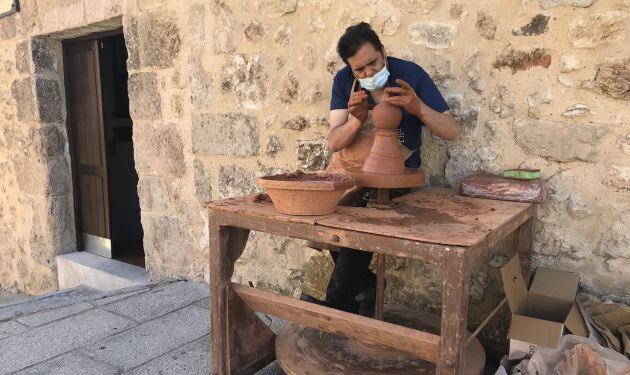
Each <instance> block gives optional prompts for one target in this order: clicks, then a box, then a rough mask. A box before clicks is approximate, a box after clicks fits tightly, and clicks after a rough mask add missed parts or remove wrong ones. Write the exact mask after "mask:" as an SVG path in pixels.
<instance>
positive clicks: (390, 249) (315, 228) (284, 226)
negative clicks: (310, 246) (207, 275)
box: [210, 207, 444, 264]
mask: <svg viewBox="0 0 630 375" xmlns="http://www.w3.org/2000/svg"><path fill="white" fill-rule="evenodd" d="M210 211H211V213H210V214H211V215H213V216H214V217H215V220H217V221H219V222H220V223H221V225H226V226H234V227H239V228H245V229H250V230H255V231H259V232H265V233H269V234H277V235H281V236H286V237H292V238H301V239H305V240H309V241H315V242H320V243H325V244H331V245H335V246H340V247H349V248H351V249H357V250H363V251H371V252H374V253H380V254H388V255H393V256H397V257H403V258H411V259H420V260H423V261H425V262H430V263H436V264H437V263H440V262H441V258H442V255H443V254H444V246H442V245H438V244H427V243H422V242H419V241H409V240H405V239H399V238H392V237H386V236H382V235H377V234H371V233H361V232H355V231H352V230H341V229H335V228H328V227H325V226H320V225H310V224H304V223H296V222H285V221H278V220H274V219H270V218H264V217H250V216H245V215H240V214H237V213H232V212H217V211H215V210H214V208H213V207H210Z"/></svg>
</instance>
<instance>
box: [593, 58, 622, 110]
mask: <svg viewBox="0 0 630 375" xmlns="http://www.w3.org/2000/svg"><path fill="white" fill-rule="evenodd" d="M582 86H583V87H585V88H589V89H592V90H595V91H597V92H600V93H602V94H605V95H608V96H611V97H613V98H615V99H622V100H630V57H626V58H619V59H614V60H608V61H605V62H600V63H598V64H597V74H596V75H595V78H594V79H593V80H591V81H586V82H583V83H582Z"/></svg>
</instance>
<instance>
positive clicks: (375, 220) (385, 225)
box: [317, 188, 532, 246]
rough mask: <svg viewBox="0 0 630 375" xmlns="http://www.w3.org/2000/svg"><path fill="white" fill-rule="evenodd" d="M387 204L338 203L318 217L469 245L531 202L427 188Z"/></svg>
mask: <svg viewBox="0 0 630 375" xmlns="http://www.w3.org/2000/svg"><path fill="white" fill-rule="evenodd" d="M392 202H393V204H392V205H391V206H388V208H383V207H377V206H372V207H367V208H362V207H338V208H337V213H336V214H334V215H330V216H328V217H326V218H322V219H319V220H317V224H318V225H324V226H328V227H331V228H338V229H347V230H354V231H357V232H364V233H377V234H381V235H384V236H389V237H396V238H405V239H408V240H414V241H422V242H428V243H435V244H442V245H449V246H472V245H475V244H477V243H478V242H481V241H482V240H484V239H485V238H486V237H487V236H491V235H492V232H494V231H496V230H497V229H498V228H500V227H501V226H503V225H505V224H506V223H510V222H512V221H514V220H515V219H517V218H518V217H519V215H521V214H522V213H523V212H524V211H528V210H530V209H531V207H532V204H531V203H519V202H506V201H498V200H491V199H480V198H471V197H463V196H459V195H457V194H456V192H455V191H453V190H452V189H441V188H430V189H425V190H422V191H419V192H415V193H411V194H407V195H404V196H402V197H399V198H397V199H394V200H393V201H392Z"/></svg>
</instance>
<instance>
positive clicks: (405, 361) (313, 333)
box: [276, 307, 486, 375]
mask: <svg viewBox="0 0 630 375" xmlns="http://www.w3.org/2000/svg"><path fill="white" fill-rule="evenodd" d="M385 321H387V322H390V323H395V324H398V325H402V326H406V327H409V328H415V329H418V330H422V331H425V332H429V333H433V334H437V333H438V331H439V326H440V317H439V316H437V315H434V314H430V313H426V312H421V311H413V310H410V309H405V308H389V307H386V309H385ZM276 358H277V360H278V363H280V366H281V367H282V369H283V370H284V371H285V372H286V373H287V374H289V375H307V374H308V375H320V374H321V375H324V374H326V375H329V374H339V375H342V374H344V375H345V374H361V375H376V374H379V375H382V374H391V375H409V374H427V375H428V374H435V364H433V363H429V362H426V361H423V360H421V359H418V358H414V357H412V356H410V355H409V354H406V353H402V352H399V351H397V350H394V349H389V348H386V347H383V346H379V345H371V344H363V343H360V342H357V341H355V340H351V339H348V338H345V337H343V336H339V335H335V334H332V333H327V332H322V331H319V330H317V329H315V328H310V327H306V326H302V325H299V324H296V323H291V322H288V323H287V324H286V325H285V326H284V328H282V330H281V331H280V332H279V333H278V336H277V337H276ZM485 362H486V354H485V352H484V350H483V347H482V346H481V344H480V343H479V341H478V340H477V339H476V338H474V339H473V340H472V341H471V342H470V344H468V346H467V347H466V374H467V375H479V374H481V373H482V371H483V368H484V366H485Z"/></svg>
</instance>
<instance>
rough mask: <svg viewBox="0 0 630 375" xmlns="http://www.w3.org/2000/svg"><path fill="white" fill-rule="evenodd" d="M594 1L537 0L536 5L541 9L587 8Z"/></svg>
mask: <svg viewBox="0 0 630 375" xmlns="http://www.w3.org/2000/svg"><path fill="white" fill-rule="evenodd" d="M594 2H595V0H538V4H540V7H541V8H543V9H549V8H553V7H557V6H566V7H578V8H587V7H590V6H591V5H592V4H593V3H594Z"/></svg>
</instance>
